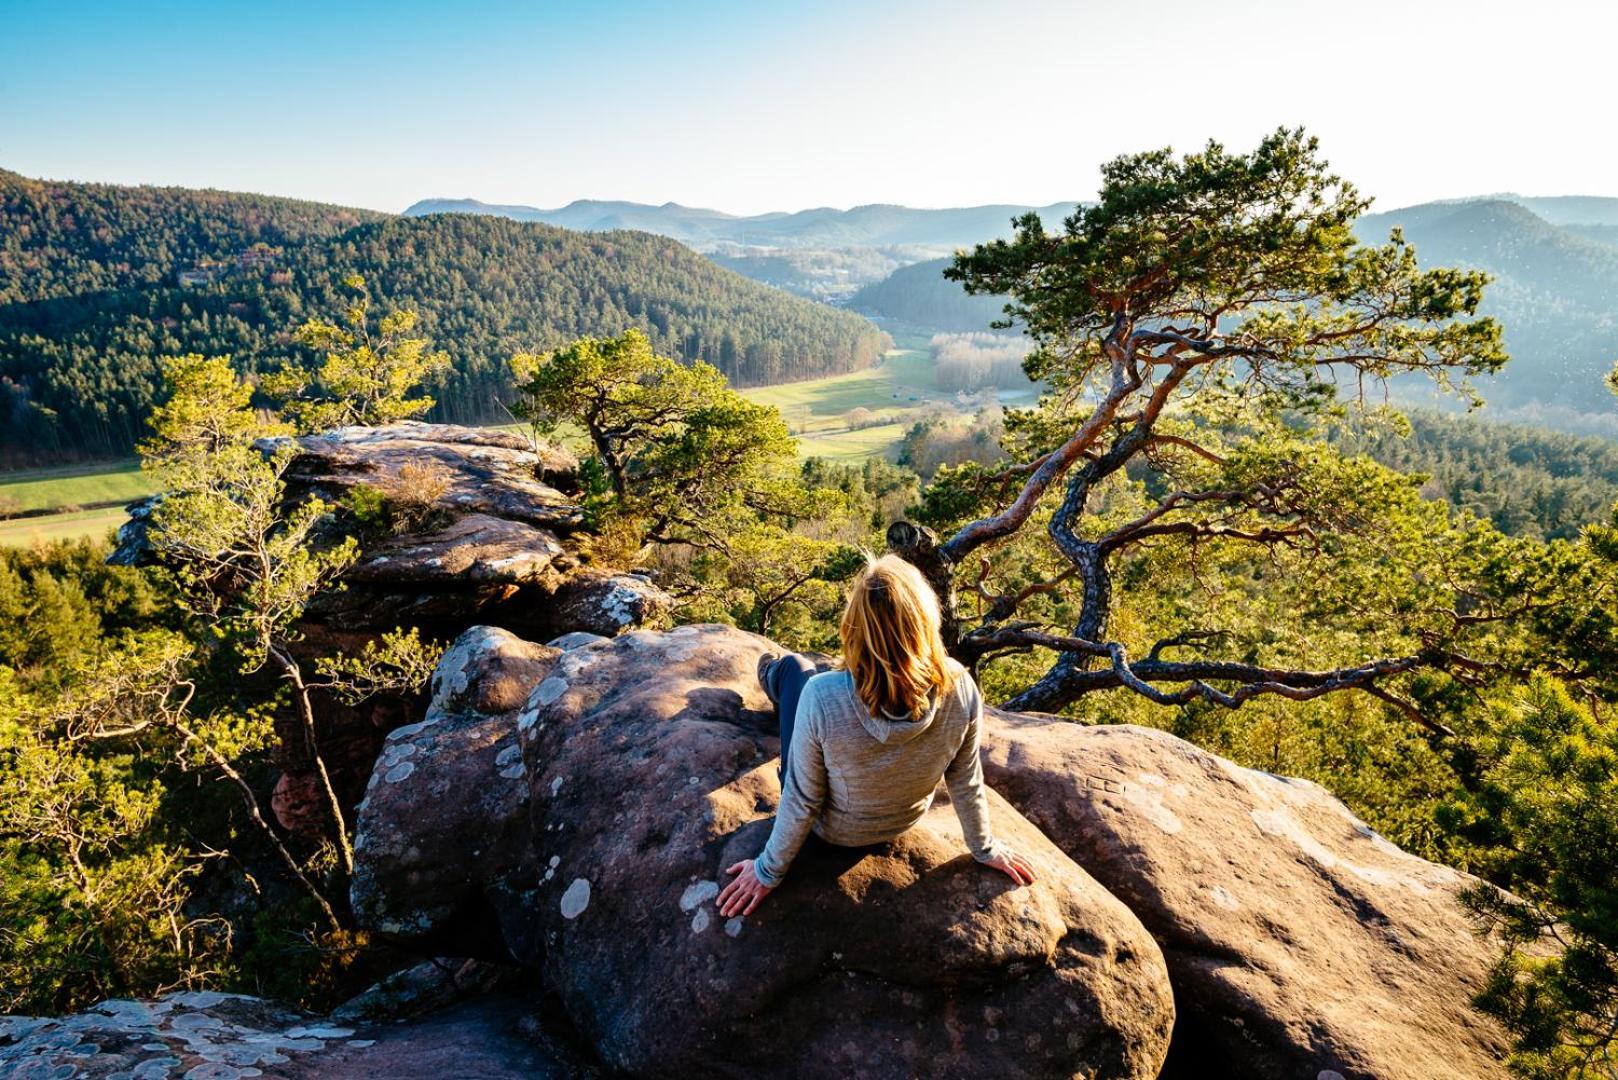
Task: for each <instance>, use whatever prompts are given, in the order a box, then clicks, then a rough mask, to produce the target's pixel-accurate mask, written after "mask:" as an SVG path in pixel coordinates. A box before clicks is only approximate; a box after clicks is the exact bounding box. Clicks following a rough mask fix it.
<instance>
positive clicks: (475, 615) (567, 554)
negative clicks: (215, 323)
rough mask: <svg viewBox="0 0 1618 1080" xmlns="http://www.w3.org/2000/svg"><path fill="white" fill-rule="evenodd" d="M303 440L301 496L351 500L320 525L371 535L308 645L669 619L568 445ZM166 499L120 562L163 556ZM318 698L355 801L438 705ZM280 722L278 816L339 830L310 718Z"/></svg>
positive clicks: (553, 632) (371, 437)
mask: <svg viewBox="0 0 1618 1080" xmlns="http://www.w3.org/2000/svg"><path fill="white" fill-rule="evenodd" d="M290 442H291V444H292V445H294V446H295V448H296V452H295V454H294V455H293V457H292V459H291V461H290V463H289V464H288V466H287V470H286V473H285V481H286V498H287V501H288V502H289V503H296V502H301V501H302V500H304V499H306V498H308V497H309V496H318V497H319V498H321V499H323V500H325V501H326V502H328V503H330V504H332V505H333V506H336V507H341V508H345V509H343V510H341V511H340V512H339V514H338V515H336V517H335V518H334V519H333V521H332V522H331V523H330V524H329V525H328V527H327V528H326V529H325V531H324V535H323V536H322V537H320V538H318V539H321V540H335V539H336V538H337V537H338V536H339V535H351V534H355V533H358V534H359V535H361V536H362V538H363V554H362V557H361V558H360V560H359V561H358V562H357V563H356V564H355V565H354V566H353V567H352V568H351V569H350V570H349V571H348V572H347V573H346V574H345V575H344V576H343V579H342V581H341V588H337V589H331V590H327V591H325V592H323V593H321V594H320V595H318V596H317V597H315V598H314V600H313V601H312V602H311V603H310V604H309V605H308V607H307V609H306V610H305V612H304V617H303V620H302V622H301V624H300V626H299V633H300V638H299V641H298V642H297V643H296V645H295V648H296V650H297V651H298V652H299V653H300V654H301V655H302V656H303V657H304V658H306V659H307V658H313V657H316V656H322V655H329V654H331V653H334V652H337V651H349V652H357V651H358V650H360V649H361V648H363V647H364V646H365V644H366V643H368V642H371V641H375V640H376V639H377V638H378V637H379V636H380V635H381V634H383V633H385V632H387V631H390V630H392V629H394V628H395V627H399V626H414V627H417V628H418V629H419V630H420V631H421V633H422V635H423V637H425V638H428V639H435V640H439V641H449V640H451V639H453V638H455V637H456V636H457V635H459V634H460V633H462V632H463V631H465V630H466V629H468V628H469V627H472V626H476V625H481V624H489V625H496V626H502V627H505V628H506V629H508V630H510V631H513V632H515V633H517V634H520V635H522V636H524V637H526V638H529V639H532V640H538V641H545V640H548V639H550V638H552V637H555V636H558V635H562V634H567V633H572V632H588V633H592V634H602V635H609V636H610V635H613V634H617V633H621V632H622V631H624V630H626V629H631V628H633V627H637V626H641V625H643V624H645V623H647V622H651V621H655V620H656V619H658V618H659V617H661V616H662V615H663V614H664V613H665V612H666V611H667V610H668V609H669V606H670V604H671V603H672V601H671V599H670V598H669V596H668V595H667V594H666V593H664V592H663V591H662V590H661V589H659V588H658V587H657V586H656V585H654V584H653V583H652V582H651V581H650V580H649V579H648V578H646V577H645V576H643V575H640V574H632V573H618V572H613V571H609V570H603V569H601V568H598V567H593V566H591V565H590V564H589V561H588V551H587V549H588V545H589V539H590V538H589V535H588V533H587V532H586V531H585V530H583V529H582V523H583V518H584V514H583V511H582V510H581V508H580V507H579V505H578V504H577V502H576V501H575V500H574V498H573V493H574V490H575V479H576V472H577V469H578V461H577V460H576V459H575V458H574V457H573V455H572V454H570V453H568V452H567V451H566V450H563V449H561V448H559V447H552V446H541V447H539V448H537V449H535V448H533V447H531V446H530V444H529V442H528V440H526V439H524V438H522V437H520V436H518V435H515V434H512V433H511V432H507V431H500V430H496V429H492V428H469V427H456V426H453V425H447V424H424V423H418V422H414V421H407V422H402V423H397V424H389V425H386V426H383V427H349V428H340V429H338V430H336V431H331V432H327V433H325V434H321V435H308V436H303V437H300V438H297V439H293V440H290ZM264 445H265V449H266V450H268V449H269V448H270V447H271V446H275V445H284V441H283V440H275V441H271V442H268V443H266V444H264ZM156 501H157V500H156V499H151V500H146V501H145V502H144V503H140V504H136V506H134V507H132V508H131V520H130V521H129V523H127V524H126V525H125V526H124V527H123V529H121V530H120V532H119V542H118V547H117V549H116V551H115V552H114V554H113V556H112V561H113V562H116V563H122V564H131V565H133V564H139V563H145V562H150V561H152V560H153V559H154V558H155V553H154V551H153V550H152V547H151V544H150V542H149V538H148V533H147V527H148V523H149V517H150V511H151V508H152V506H153V505H155V503H156ZM362 503H363V504H368V505H371V506H373V507H380V510H381V514H382V516H383V517H384V518H386V519H388V521H390V522H391V528H387V527H379V526H378V524H377V522H375V521H369V522H367V521H362V520H359V519H358V518H357V517H356V516H355V515H354V514H353V513H352V512H351V510H350V509H349V508H352V507H354V506H356V505H359V504H362ZM315 704H316V709H317V714H318V718H319V728H320V742H321V750H322V753H323V755H324V757H325V759H326V766H327V769H328V771H329V772H330V774H331V775H332V777H333V782H334V784H335V785H336V788H337V792H338V797H339V799H340V801H342V802H343V803H344V805H345V806H351V805H353V803H355V802H356V801H358V799H359V798H360V796H361V793H362V790H363V786H364V783H365V778H366V776H367V775H368V774H369V772H370V770H371V766H372V763H373V762H374V761H375V760H376V757H377V754H378V753H379V752H380V751H381V749H382V739H383V737H384V736H385V735H386V734H387V732H388V731H390V730H392V729H394V728H398V727H408V726H410V725H412V724H415V723H418V722H420V721H421V719H422V718H423V712H422V706H423V703H422V702H421V701H420V700H419V699H416V698H399V697H395V696H391V695H382V696H379V697H376V698H373V699H371V700H370V701H367V702H365V703H364V704H362V705H359V706H352V705H347V704H344V703H343V702H340V701H338V700H335V699H333V698H331V697H328V696H325V695H321V694H317V695H316V703H315ZM280 736H281V737H280V744H281V745H280V748H279V753H278V761H277V763H278V764H279V765H280V767H281V769H282V775H281V778H280V780H279V782H278V783H277V785H276V788H275V791H274V793H273V795H272V798H271V805H272V807H273V809H274V811H275V815H276V817H277V819H278V820H279V821H280V822H281V824H282V825H283V826H285V827H287V828H288V829H290V830H292V831H293V832H295V833H301V834H303V835H306V836H308V837H311V838H319V837H323V836H324V835H325V834H326V833H327V831H328V829H329V826H328V821H329V813H330V811H329V808H328V804H327V798H326V794H325V790H324V788H323V786H322V784H321V782H320V779H319V775H318V773H317V772H316V770H315V769H314V763H313V761H312V760H311V759H310V758H309V756H308V753H307V748H306V745H305V743H304V740H303V737H302V732H301V729H300V728H298V727H297V725H296V724H295V723H294V722H293V721H292V720H291V719H290V717H289V718H288V719H287V721H286V725H285V727H284V729H283V730H282V731H281V732H280Z"/></svg>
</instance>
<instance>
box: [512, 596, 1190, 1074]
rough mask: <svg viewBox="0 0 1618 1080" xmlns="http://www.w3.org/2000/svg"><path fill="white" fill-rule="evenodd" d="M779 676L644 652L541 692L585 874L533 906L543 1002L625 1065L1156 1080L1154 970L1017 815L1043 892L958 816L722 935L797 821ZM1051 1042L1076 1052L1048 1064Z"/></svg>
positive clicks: (724, 649) (654, 638)
mask: <svg viewBox="0 0 1618 1080" xmlns="http://www.w3.org/2000/svg"><path fill="white" fill-rule="evenodd" d="M778 651H779V647H777V646H775V645H773V644H771V643H770V642H768V641H765V640H764V639H762V638H759V637H756V636H754V635H751V634H747V633H744V632H742V631H739V630H736V629H733V628H729V627H717V626H708V627H703V626H698V627H682V628H681V629H680V630H679V631H677V632H673V633H667V634H660V633H654V632H649V631H636V632H634V633H632V634H628V635H625V636H623V637H619V638H616V639H614V640H613V641H611V642H607V643H597V644H595V645H593V646H590V647H589V648H588V649H587V650H584V653H585V654H587V655H588V656H589V657H590V663H589V664H588V665H584V666H580V667H579V668H577V669H576V670H573V671H571V672H570V673H569V674H568V675H567V677H566V682H567V688H566V692H563V693H553V692H552V691H550V690H547V688H546V685H545V684H543V683H542V684H541V685H540V686H539V687H538V688H536V690H535V693H534V695H533V696H531V697H530V699H529V702H528V704H527V706H526V707H525V715H526V714H529V713H531V714H532V715H533V717H534V721H533V722H532V723H531V724H530V725H529V726H527V727H525V728H524V729H523V731H522V733H521V740H522V745H523V753H524V758H525V760H526V763H527V770H528V778H529V780H528V783H529V791H530V800H531V810H532V813H533V815H534V835H535V836H536V838H537V844H538V846H539V848H540V850H541V853H542V855H543V856H544V857H545V858H546V859H547V860H550V859H555V860H557V863H558V865H560V866H561V867H566V868H569V869H568V871H567V872H565V873H562V874H558V875H557V876H556V878H555V880H554V881H553V882H550V883H546V884H544V885H542V886H541V891H540V895H541V896H544V897H546V898H548V900H549V902H546V903H536V904H533V905H531V906H530V908H529V911H530V912H531V915H532V918H533V919H534V921H535V923H536V926H537V927H538V929H537V931H536V933H535V935H534V936H539V937H542V938H543V939H544V940H545V941H546V948H545V952H544V961H543V964H544V973H545V980H546V983H547V985H548V986H549V987H550V988H551V989H552V990H553V991H554V992H555V994H556V995H557V997H558V998H559V1000H560V1001H561V1003H562V1006H563V1008H564V1009H565V1010H566V1012H567V1013H568V1015H569V1017H570V1018H571V1019H572V1021H573V1023H574V1025H575V1027H576V1028H577V1029H578V1030H579V1031H580V1033H581V1034H582V1035H583V1036H584V1037H585V1038H586V1039H587V1040H588V1041H589V1042H590V1043H591V1045H593V1046H594V1047H595V1049H596V1051H597V1053H598V1054H599V1055H600V1056H601V1058H602V1060H603V1064H604V1065H606V1066H607V1067H608V1068H609V1069H614V1070H620V1071H622V1072H625V1073H628V1074H630V1075H635V1076H701V1075H724V1076H733V1075H755V1076H784V1075H792V1076H795V1077H803V1078H806V1080H817V1078H822V1077H825V1078H830V1077H836V1078H839V1080H841V1078H843V1077H847V1076H855V1075H860V1076H873V1077H877V1076H928V1077H968V1076H970V1077H979V1076H1003V1077H1010V1078H1020V1080H1032V1078H1034V1077H1064V1078H1066V1077H1071V1076H1074V1075H1080V1074H1089V1075H1096V1076H1106V1077H1113V1078H1119V1080H1133V1078H1139V1080H1148V1078H1153V1077H1156V1076H1157V1074H1158V1070H1159V1067H1160V1066H1161V1064H1162V1062H1163V1058H1164V1055H1165V1053H1166V1050H1167V1047H1168V1040H1169V1034H1170V1031H1171V1029H1172V1027H1173V1023H1174V1002H1173V998H1172V995H1171V993H1170V990H1169V986H1168V978H1167V972H1166V970H1165V969H1164V966H1163V960H1162V957H1161V955H1160V954H1159V952H1158V950H1157V946H1156V945H1155V944H1154V943H1153V942H1152V940H1151V938H1150V937H1149V936H1148V935H1147V934H1146V932H1145V930H1144V929H1143V928H1142V927H1141V926H1140V924H1139V922H1138V921H1136V920H1135V918H1134V917H1133V916H1132V915H1131V914H1130V913H1129V911H1128V910H1127V909H1126V908H1125V907H1124V906H1123V905H1122V904H1120V903H1119V902H1118V901H1117V900H1115V899H1114V898H1113V897H1111V896H1110V895H1109V894H1108V893H1107V892H1106V891H1105V890H1103V889H1101V888H1099V887H1098V886H1097V885H1096V883H1095V882H1094V881H1093V880H1092V879H1090V878H1089V877H1088V876H1087V875H1086V874H1085V872H1084V871H1083V870H1082V869H1080V868H1079V867H1078V866H1077V865H1075V864H1074V863H1073V862H1072V860H1070V859H1068V858H1067V857H1066V856H1065V855H1063V854H1062V853H1061V852H1060V851H1059V850H1057V849H1056V848H1055V847H1054V846H1053V845H1051V844H1050V843H1049V842H1048V841H1046V840H1045V839H1044V838H1043V837H1041V836H1040V835H1039V833H1038V831H1037V830H1035V829H1034V828H1033V827H1032V826H1030V825H1029V824H1028V823H1027V822H1026V821H1025V820H1023V819H1022V817H1021V816H1020V815H1019V814H1018V813H1017V812H1016V811H1015V810H1013V809H1012V808H1011V807H1010V806H1008V805H1007V804H1005V803H1004V802H1001V801H998V800H996V801H995V802H994V803H993V811H992V812H993V814H994V820H995V829H996V833H997V835H998V836H999V837H1000V838H1001V839H1002V840H1005V841H1007V842H1009V843H1011V844H1013V845H1014V846H1016V847H1017V848H1018V849H1019V850H1022V851H1025V852H1026V853H1027V854H1028V855H1029V857H1030V858H1032V859H1033V860H1034V861H1035V863H1036V865H1037V866H1038V867H1039V871H1040V880H1039V881H1038V882H1037V883H1035V884H1034V885H1032V886H1029V887H1026V888H1022V889H1018V888H1015V887H1013V885H1012V883H1011V882H1010V880H1009V879H1007V878H1006V877H1004V876H1003V875H1000V874H998V873H996V872H994V871H992V870H989V869H986V868H984V867H982V866H980V865H979V864H977V863H976V862H974V861H973V860H972V858H971V856H970V855H969V854H967V850H966V846H965V841H964V840H963V839H962V837H961V833H960V828H959V825H958V823H957V822H956V820H955V815H954V811H953V810H952V809H951V808H950V807H949V806H948V805H947V803H943V802H941V803H940V805H938V806H935V807H934V808H933V809H932V810H930V811H929V812H928V813H927V814H926V816H925V817H924V818H923V819H922V821H921V823H920V824H918V825H917V826H916V827H915V828H913V829H911V830H909V831H908V832H906V833H905V834H904V835H902V836H901V837H899V838H897V839H896V840H895V841H894V842H892V843H890V844H884V845H878V846H876V847H872V848H865V849H846V848H834V847H831V846H830V845H827V844H824V843H812V844H811V845H810V847H809V848H808V849H806V850H805V852H804V853H803V854H802V855H801V856H800V857H799V861H798V863H797V864H795V865H794V867H793V869H792V873H791V874H790V875H789V877H788V879H787V880H786V881H785V882H784V883H783V884H782V886H781V887H780V888H778V889H776V890H775V891H774V892H773V893H772V894H771V896H770V898H769V900H768V901H767V902H766V903H765V904H763V905H762V906H761V907H759V908H758V909H757V910H756V911H755V912H753V914H751V915H749V916H748V917H747V918H746V921H745V933H743V927H744V923H743V920H742V919H741V918H731V919H729V920H726V921H725V922H724V923H723V932H722V933H716V932H715V931H716V930H717V929H719V927H718V925H716V924H718V923H719V918H720V917H719V913H718V912H717V911H716V910H715V907H714V901H715V898H716V897H717V894H718V892H719V891H720V886H719V882H720V881H721V880H727V879H726V878H725V877H724V870H725V868H726V867H728V866H730V865H732V864H733V863H735V862H736V861H737V860H739V859H742V858H747V857H750V856H753V855H756V854H757V853H758V850H759V848H760V847H762V845H763V842H764V839H765V837H766V835H767V834H768V832H769V827H770V823H771V819H772V816H773V810H774V806H775V803H776V801H777V800H778V798H779V793H780V788H779V783H778V781H777V778H776V768H775V760H774V759H775V755H776V750H777V745H776V741H775V738H774V729H775V722H774V716H773V713H772V712H771V710H770V707H769V704H768V702H767V700H766V699H765V698H764V694H763V691H762V689H761V688H760V687H759V685H758V680H757V665H758V660H759V657H760V656H761V655H763V654H765V653H767V652H778ZM577 655H580V653H577V652H575V653H569V654H566V656H565V657H564V660H563V661H561V662H559V667H558V670H559V671H560V670H561V667H562V665H565V664H566V663H567V659H568V658H571V657H573V656H577ZM560 677H561V676H560V675H557V676H553V677H552V679H553V680H558V681H559V680H560ZM547 681H550V680H547ZM541 698H544V699H546V700H541ZM563 776H565V777H566V783H565V784H562V785H559V786H554V787H553V783H552V781H553V780H554V779H555V778H557V777H563ZM693 779H694V780H695V781H696V782H695V783H693V782H691V781H692V780H693ZM586 874H587V877H586ZM902 995H908V998H905V997H903V996H902ZM986 1007H992V1008H993V1009H995V1010H997V1015H999V1016H1000V1020H999V1022H998V1024H997V1025H993V1026H991V1025H989V1024H987V1023H986V1022H984V1021H983V1020H982V1019H981V1017H982V1016H983V1014H984V1009H985V1008H986ZM1053 1030H1056V1031H1060V1032H1061V1034H1062V1036H1063V1037H1062V1038H1056V1039H1043V1040H1042V1041H1041V1042H1040V1043H1039V1044H1038V1045H1037V1046H1036V1047H1035V1048H1033V1049H1032V1050H1030V1049H1029V1044H1028V1036H1029V1035H1033V1034H1040V1035H1044V1034H1045V1033H1047V1032H1050V1031H1053ZM991 1032H996V1033H997V1034H996V1035H994V1036H993V1037H991V1034H990V1033H991ZM1068 1035H1071V1036H1072V1039H1071V1040H1069V1039H1068V1038H1067V1037H1066V1036H1068ZM1000 1036H1004V1038H1000ZM996 1039H998V1040H999V1041H996ZM783 1048H785V1049H783Z"/></svg>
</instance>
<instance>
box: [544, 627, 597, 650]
mask: <svg viewBox="0 0 1618 1080" xmlns="http://www.w3.org/2000/svg"><path fill="white" fill-rule="evenodd" d="M606 640H607V639H606V638H605V637H602V636H601V635H600V634H591V633H587V632H586V631H583V630H575V631H574V632H573V633H571V634H563V635H562V636H561V637H557V638H552V639H551V640H550V641H547V642H546V643H545V644H547V645H549V646H550V647H551V648H553V649H561V650H562V651H563V652H572V651H573V650H574V649H582V648H584V647H585V646H587V645H594V644H595V643H596V642H598V641H606Z"/></svg>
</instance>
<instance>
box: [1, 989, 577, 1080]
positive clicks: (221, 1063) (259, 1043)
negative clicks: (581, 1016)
mask: <svg viewBox="0 0 1618 1080" xmlns="http://www.w3.org/2000/svg"><path fill="white" fill-rule="evenodd" d="M527 1010H528V1006H527V1005H525V1004H524V1003H523V1002H521V1001H519V1000H517V999H511V998H500V997H495V998H481V999H477V1000H473V1001H467V1002H463V1003H461V1004H458V1005H453V1006H450V1007H449V1008H447V1009H445V1010H442V1011H440V1012H436V1013H433V1014H430V1015H428V1016H425V1017H421V1018H419V1019H417V1020H414V1021H412V1022H410V1023H408V1024H385V1025H364V1024H362V1025H358V1026H355V1025H348V1024H338V1023H333V1022H331V1021H329V1020H327V1019H324V1018H320V1017H312V1016H309V1015H307V1014H304V1013H299V1012H296V1011H294V1010H290V1009H285V1008H282V1007H280V1006H278V1005H274V1004H272V1003H270V1002H267V1001H264V1000H263V999H261V998H254V997H246V996H243V995H239V994H220V993H214V992H211V991H198V992H184V993H176V994H168V995H165V996H164V997H161V998H158V999H157V1000H155V1001H121V1000H114V1001H106V1002H103V1003H101V1004H100V1005H97V1006H95V1007H94V1008H91V1009H89V1010H86V1011H85V1012H82V1013H77V1014H75V1015H73V1016H64V1017H41V1018H35V1017H23V1016H10V1017H0V1076H5V1077H7V1078H8V1080H47V1078H48V1080H67V1078H68V1077H75V1078H85V1080H170V1078H172V1080H181V1078H184V1080H238V1078H246V1077H264V1078H267V1080H282V1078H284V1080H295V1078H296V1080H305V1078H308V1077H314V1076H318V1077H322V1078H324V1080H360V1078H362V1077H363V1078H373V1077H374V1078H382V1077H387V1078H389V1080H450V1078H462V1077H466V1078H474V1077H475V1078H482V1080H506V1078H508V1077H509V1078H511V1080H517V1078H519V1077H538V1078H553V1077H554V1078H557V1080H561V1078H564V1077H568V1076H570V1075H573V1073H572V1070H571V1069H570V1068H569V1067H568V1066H567V1064H565V1063H564V1062H563V1061H561V1060H560V1059H559V1058H558V1057H556V1056H555V1055H553V1054H552V1053H550V1052H548V1050H547V1049H546V1048H545V1047H542V1046H540V1045H537V1044H534V1043H531V1042H529V1041H528V1040H526V1039H524V1038H523V1037H522V1035H521V1034H519V1032H518V1024H519V1022H520V1021H521V1019H522V1018H523V1016H524V1015H525V1014H526V1012H527Z"/></svg>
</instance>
